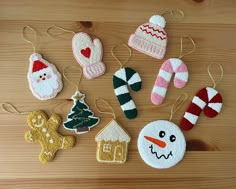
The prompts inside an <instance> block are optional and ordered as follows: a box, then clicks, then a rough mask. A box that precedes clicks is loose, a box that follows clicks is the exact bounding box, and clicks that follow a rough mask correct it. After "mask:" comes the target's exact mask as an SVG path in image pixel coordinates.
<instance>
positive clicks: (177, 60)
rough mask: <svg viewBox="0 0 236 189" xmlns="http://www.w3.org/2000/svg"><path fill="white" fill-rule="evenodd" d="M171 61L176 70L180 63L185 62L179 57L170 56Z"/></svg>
mask: <svg viewBox="0 0 236 189" xmlns="http://www.w3.org/2000/svg"><path fill="white" fill-rule="evenodd" d="M169 61H170V63H171V66H172V68H173V71H174V72H175V71H176V69H177V68H178V67H179V66H180V64H181V63H183V61H182V60H180V59H179V58H170V59H169Z"/></svg>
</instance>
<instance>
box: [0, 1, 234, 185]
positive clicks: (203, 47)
mask: <svg viewBox="0 0 236 189" xmlns="http://www.w3.org/2000/svg"><path fill="white" fill-rule="evenodd" d="M235 6H236V3H235V1H233V0H226V1H217V0H215V1H214V0H200V1H199V0H195V1H190V0H186V1H177V0H176V1H170V0H163V1H162V0H160V1H155V0H151V1H141V0H140V1H106V0H103V1H99V2H98V1H95V0H90V1H88V0H87V1H85V0H80V1H75V0H71V1H63V0H57V1H54V3H53V1H46V0H41V1H37V4H36V3H33V1H29V0H22V1H6V0H2V1H0V26H1V27H0V41H1V42H0V88H1V93H0V99H1V102H10V103H12V104H14V105H15V106H16V107H17V108H18V109H19V110H21V111H31V110H36V109H42V110H44V111H46V112H47V113H48V114H51V113H52V112H53V113H58V114H60V115H61V116H62V118H63V119H65V118H66V116H67V113H68V112H69V110H70V108H71V106H72V101H70V97H71V95H72V94H73V93H74V88H73V87H72V86H71V85H70V84H69V83H68V82H67V81H64V89H63V91H62V92H61V93H60V94H59V95H58V96H57V98H56V99H54V100H50V101H39V100H37V99H35V98H34V97H33V96H32V94H31V92H30V90H29V87H28V82H27V79H26V74H27V70H28V64H29V62H28V58H29V56H30V54H31V53H32V47H31V46H30V45H29V44H27V43H26V42H25V41H23V39H22V28H23V26H25V25H30V26H32V27H34V28H36V30H37V31H38V33H39V38H40V44H39V45H38V46H37V49H38V51H39V52H40V53H41V54H42V55H43V56H44V57H45V59H47V60H48V61H50V62H53V63H55V65H56V66H57V68H58V69H59V70H60V71H61V72H62V70H63V68H64V67H65V66H68V65H71V66H72V65H77V63H76V61H75V59H74V57H73V55H72V51H71V38H72V35H71V34H65V35H63V36H61V37H62V38H53V37H49V36H47V35H46V33H45V32H46V29H47V28H48V27H50V26H51V25H53V24H56V25H59V26H61V27H65V28H68V29H71V30H73V31H76V32H78V31H80V30H81V29H80V26H81V25H82V27H83V31H86V32H88V33H90V34H91V35H93V36H97V37H99V38H100V39H101V40H102V42H103V46H104V62H105V64H106V66H107V72H106V74H105V75H104V76H102V77H100V78H98V79H95V80H92V81H89V80H87V79H85V78H84V79H83V80H82V83H81V85H80V90H81V91H82V92H84V93H85V94H86V95H87V96H86V101H87V103H88V104H89V105H90V107H91V109H93V110H94V111H96V110H95V107H94V105H93V101H94V99H95V98H97V97H102V98H104V99H105V100H107V101H108V102H109V103H110V104H111V105H112V106H113V107H114V110H115V113H116V115H117V119H118V120H119V122H120V124H122V125H123V126H124V127H125V128H126V130H127V131H128V132H129V134H130V135H131V137H132V141H131V143H130V146H129V155H128V162H127V163H126V164H124V165H107V164H100V163H98V162H97V161H96V158H95V153H96V143H95V141H94V137H95V135H96V134H97V132H98V131H99V130H100V129H102V128H103V127H104V126H105V125H106V124H107V123H108V122H109V121H110V119H111V118H110V117H109V115H102V114H99V113H98V112H96V114H97V115H99V116H100V117H101V123H100V124H99V125H98V126H97V127H95V128H93V129H92V130H91V132H90V133H87V134H85V135H79V136H76V137H77V144H76V146H75V148H73V149H71V150H62V151H60V152H59V153H58V154H57V157H56V158H55V161H53V162H50V163H48V164H47V165H43V164H41V163H40V162H39V161H38V158H37V156H38V153H39V151H40V146H39V145H37V144H28V143H26V142H25V140H24V137H23V135H24V133H25V132H26V131H27V130H28V126H27V123H26V117H27V116H26V115H12V114H8V113H5V112H4V111H0V120H1V121H0V128H1V132H0V167H1V168H0V188H4V189H7V188H19V189H20V188H24V189H27V188H30V189H32V188H42V187H44V188H47V189H51V188H58V189H60V188H151V187H152V188H153V187H157V188H190V187H191V188H230V189H231V188H232V189H234V188H236V146H234V145H235V142H236V137H235V133H236V127H235V126H236V118H235V110H234V107H235V94H234V92H236V91H235V86H236V75H235V73H236V66H235V62H234V61H235V59H236V35H235V31H236V21H235V16H236V11H235ZM177 8H181V10H183V11H184V12H185V19H184V20H183V21H182V22H177V23H176V22H174V21H172V20H171V18H170V17H168V18H167V20H169V22H168V23H167V27H166V31H167V33H168V37H169V39H168V48H167V54H166V58H169V57H175V56H178V54H179V49H180V44H179V41H180V36H181V35H190V36H191V37H192V38H193V39H194V41H195V43H196V47H197V49H196V51H195V52H194V53H193V54H191V55H188V56H185V57H183V60H184V62H185V63H186V64H187V65H188V68H189V71H190V80H189V83H188V85H187V86H186V87H185V88H184V89H181V90H178V89H176V88H174V86H173V82H171V85H170V86H169V89H168V93H167V97H166V100H165V103H164V104H163V105H161V106H158V107H155V106H153V105H152V104H151V102H150V91H151V89H152V86H153V83H154V80H155V78H156V74H157V72H158V70H159V68H160V65H161V63H162V62H163V61H161V60H156V59H154V58H151V57H149V56H146V55H144V54H141V53H139V52H137V51H135V50H133V52H132V58H131V59H130V61H129V62H128V66H130V67H132V68H134V69H135V70H137V71H138V72H139V73H140V75H141V77H142V79H143V88H142V90H141V91H140V92H137V93H132V97H133V99H134V101H135V102H136V105H137V107H138V111H139V115H138V117H137V118H136V119H134V120H127V119H126V118H125V117H124V115H123V113H122V111H121V109H120V107H119V104H118V101H117V99H116V97H115V95H114V92H113V87H112V75H113V73H114V72H115V71H116V70H117V69H118V68H119V65H118V64H117V62H116V61H115V60H114V59H113V58H112V56H111V53H110V50H111V48H112V46H114V45H116V44H117V43H119V42H120V40H122V41H124V42H125V43H127V40H128V38H129V35H130V34H131V33H133V32H134V31H135V29H136V28H137V26H138V25H139V24H141V23H144V22H146V21H147V19H148V18H149V17H150V16H151V15H153V14H160V13H162V12H164V11H165V10H167V9H168V10H169V9H177ZM29 37H32V36H30V35H29ZM190 48H191V45H190V44H188V42H187V41H186V43H185V46H184V49H185V50H186V51H188V50H189V49H190ZM118 56H119V58H121V59H125V58H126V56H127V51H126V50H125V49H123V48H119V54H118ZM212 62H215V63H220V64H221V65H222V66H223V68H224V78H223V80H222V82H221V83H220V84H219V85H218V86H217V90H218V91H219V92H220V93H221V94H222V96H223V100H224V104H223V109H222V112H221V113H220V114H219V115H218V116H217V117H215V118H213V119H209V118H207V117H205V116H204V115H201V117H200V119H199V122H198V124H197V126H196V127H195V128H194V129H193V130H191V131H189V132H184V135H185V136H186V140H187V153H186V155H185V158H184V160H183V161H182V162H181V163H180V164H178V165H177V166H176V167H173V168H171V169H168V170H156V169H152V168H151V167H149V166H147V165H146V164H144V163H143V161H142V160H141V158H140V156H139V154H138V150H137V145H136V143H137V137H138V134H139V132H140V130H141V129H142V128H143V127H144V126H145V125H146V124H147V123H149V122H151V121H154V120H158V119H168V118H169V114H170V108H171V104H172V103H173V102H174V101H175V99H176V98H177V97H178V96H179V95H180V94H181V93H183V92H186V93H188V94H189V99H188V100H187V102H186V103H185V104H184V105H183V106H182V107H181V108H180V110H179V111H178V112H177V113H176V114H175V115H174V118H173V122H175V123H176V124H178V123H179V121H180V119H181V116H182V114H183V112H184V111H185V109H186V107H187V106H188V103H189V102H190V101H191V98H192V97H193V95H194V94H195V93H196V92H197V90H199V89H200V88H202V87H205V86H211V85H212V82H211V80H210V78H209V76H208V74H207V66H208V64H209V63H212ZM213 73H215V76H216V77H217V74H218V73H219V72H218V71H217V69H215V68H214V69H213ZM70 78H71V79H72V80H75V81H76V80H77V79H78V73H77V70H72V69H71V70H70ZM59 130H60V132H61V133H63V134H73V133H71V132H69V131H66V130H65V129H63V127H61V128H60V129H59Z"/></svg>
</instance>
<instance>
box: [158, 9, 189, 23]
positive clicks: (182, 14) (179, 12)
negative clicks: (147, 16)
mask: <svg viewBox="0 0 236 189" xmlns="http://www.w3.org/2000/svg"><path fill="white" fill-rule="evenodd" d="M177 13H178V14H179V15H180V16H181V17H180V19H177V16H176V14H177ZM165 14H170V15H171V17H172V19H173V20H175V21H177V22H179V21H182V20H183V19H184V12H183V11H182V10H180V9H174V10H168V11H165V12H164V13H162V14H161V16H164V15H165Z"/></svg>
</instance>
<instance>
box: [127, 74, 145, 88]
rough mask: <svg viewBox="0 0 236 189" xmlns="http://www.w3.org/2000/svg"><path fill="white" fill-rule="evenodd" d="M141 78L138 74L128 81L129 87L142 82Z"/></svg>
mask: <svg viewBox="0 0 236 189" xmlns="http://www.w3.org/2000/svg"><path fill="white" fill-rule="evenodd" d="M141 81H142V80H141V77H140V76H139V74H138V73H135V74H134V75H133V76H132V77H131V78H130V79H129V81H128V83H129V85H132V84H134V83H138V82H141Z"/></svg>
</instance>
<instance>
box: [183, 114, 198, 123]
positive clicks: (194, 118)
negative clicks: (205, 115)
mask: <svg viewBox="0 0 236 189" xmlns="http://www.w3.org/2000/svg"><path fill="white" fill-rule="evenodd" d="M184 118H186V119H187V120H188V121H189V122H190V123H192V124H193V125H194V124H195V123H196V122H197V119H198V116H196V115H194V114H191V113H189V112H185V113H184Z"/></svg>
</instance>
